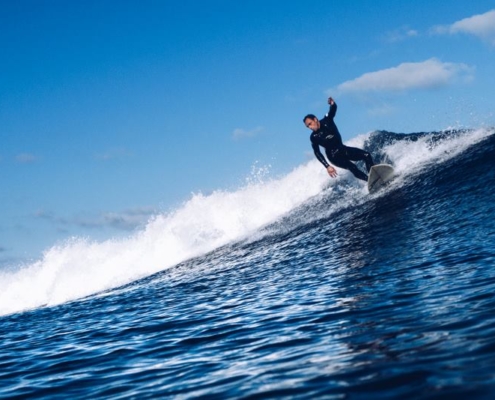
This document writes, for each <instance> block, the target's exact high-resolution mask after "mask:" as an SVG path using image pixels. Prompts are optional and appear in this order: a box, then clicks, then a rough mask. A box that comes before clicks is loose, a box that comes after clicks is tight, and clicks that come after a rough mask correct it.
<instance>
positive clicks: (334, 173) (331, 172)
mask: <svg viewBox="0 0 495 400" xmlns="http://www.w3.org/2000/svg"><path fill="white" fill-rule="evenodd" d="M311 146H312V147H313V151H314V153H315V157H316V159H317V160H318V161H319V162H321V163H322V164H323V166H324V167H325V168H326V170H327V172H328V175H330V177H332V178H336V177H337V170H336V169H335V168H334V167H333V166H331V165H330V164H329V163H328V162H327V159H326V158H325V156H324V155H323V154H322V153H321V151H320V146H318V144H317V143H311Z"/></svg>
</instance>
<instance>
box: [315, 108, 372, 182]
mask: <svg viewBox="0 0 495 400" xmlns="http://www.w3.org/2000/svg"><path fill="white" fill-rule="evenodd" d="M336 112H337V104H336V103H333V104H332V105H331V106H330V111H329V112H328V114H327V115H325V117H324V118H323V119H321V120H320V129H318V130H317V131H316V132H313V133H312V134H311V136H310V140H311V145H312V146H313V150H314V152H315V156H316V158H317V159H318V161H320V162H321V163H322V164H323V165H324V166H325V168H328V167H329V164H328V162H327V160H326V159H325V157H324V156H323V154H321V151H320V147H319V146H321V147H323V148H325V154H326V155H327V158H328V160H329V161H330V162H331V163H332V164H334V165H336V166H337V167H340V168H344V169H348V170H349V171H351V172H352V173H353V174H354V176H355V177H356V178H358V179H362V180H363V181H367V180H368V176H367V175H366V174H365V173H364V172H363V171H361V170H360V169H359V168H358V167H357V166H356V164H354V163H353V162H351V161H360V160H361V161H364V162H365V163H366V169H367V171H368V172H369V171H370V168H371V167H372V166H373V164H374V163H373V159H372V158H371V154H370V153H368V152H367V151H364V150H361V149H358V148H355V147H348V146H344V144H343V143H342V137H341V136H340V133H339V130H338V129H337V125H335V122H333V117H335V113H336Z"/></svg>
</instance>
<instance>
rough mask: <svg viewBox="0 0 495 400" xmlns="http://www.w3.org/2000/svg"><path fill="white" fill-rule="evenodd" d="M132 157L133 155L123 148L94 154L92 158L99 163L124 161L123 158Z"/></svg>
mask: <svg viewBox="0 0 495 400" xmlns="http://www.w3.org/2000/svg"><path fill="white" fill-rule="evenodd" d="M132 156H133V154H132V153H131V152H130V151H128V150H126V149H124V148H123V147H118V148H114V149H109V150H107V151H105V152H103V153H96V154H95V155H94V157H95V158H96V159H97V160H101V161H110V160H116V159H125V158H130V157H132Z"/></svg>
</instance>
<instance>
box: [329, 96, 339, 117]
mask: <svg viewBox="0 0 495 400" xmlns="http://www.w3.org/2000/svg"><path fill="white" fill-rule="evenodd" d="M328 104H330V111H328V114H327V115H328V117H330V118H333V117H335V114H336V113H337V103H336V102H335V100H334V99H333V98H332V97H329V98H328Z"/></svg>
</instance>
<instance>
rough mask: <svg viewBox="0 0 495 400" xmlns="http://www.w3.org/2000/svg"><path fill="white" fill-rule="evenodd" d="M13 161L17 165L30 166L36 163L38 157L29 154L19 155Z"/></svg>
mask: <svg viewBox="0 0 495 400" xmlns="http://www.w3.org/2000/svg"><path fill="white" fill-rule="evenodd" d="M15 161H16V162H17V163H19V164H30V163H34V162H36V161H38V157H36V156H35V155H34V154H31V153H21V154H18V155H17V156H16V157H15Z"/></svg>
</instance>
